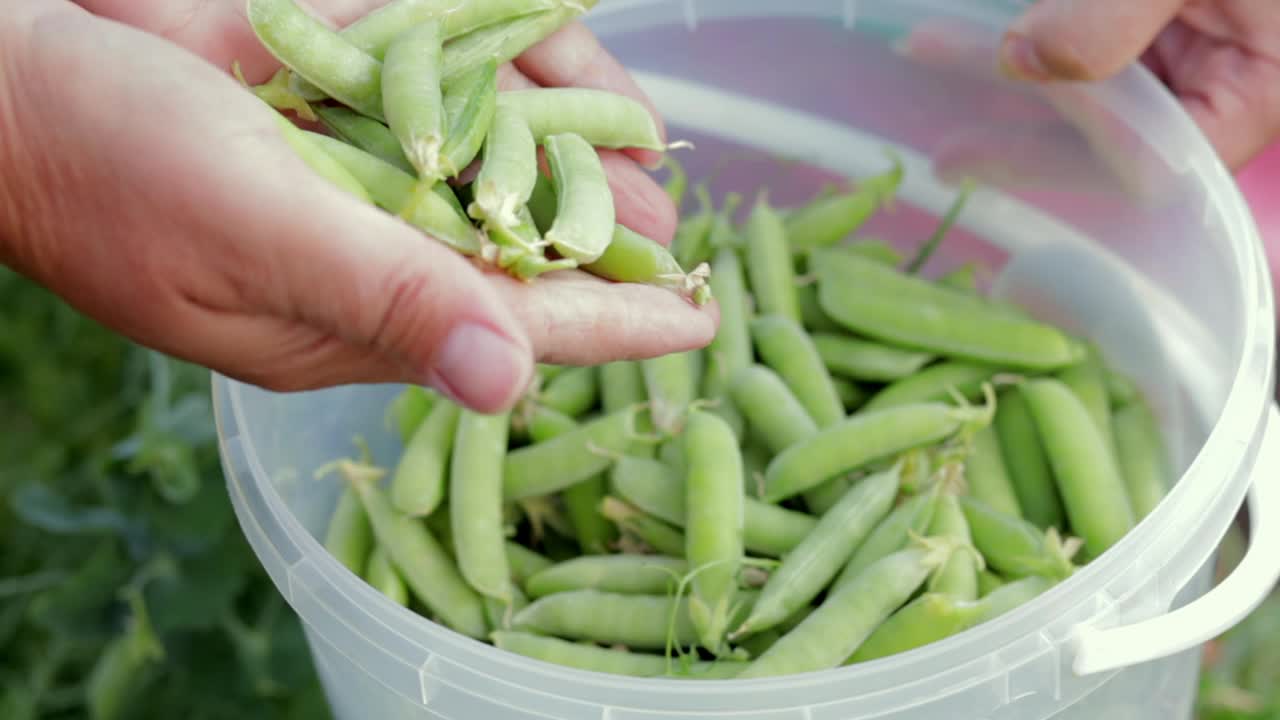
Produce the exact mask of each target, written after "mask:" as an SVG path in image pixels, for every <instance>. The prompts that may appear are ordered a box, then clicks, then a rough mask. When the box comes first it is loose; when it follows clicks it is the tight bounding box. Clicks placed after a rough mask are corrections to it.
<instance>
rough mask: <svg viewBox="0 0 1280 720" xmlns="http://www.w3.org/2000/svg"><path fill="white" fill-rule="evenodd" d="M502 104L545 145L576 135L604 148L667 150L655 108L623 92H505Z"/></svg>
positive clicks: (572, 89)
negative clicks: (549, 141) (653, 111)
mask: <svg viewBox="0 0 1280 720" xmlns="http://www.w3.org/2000/svg"><path fill="white" fill-rule="evenodd" d="M498 102H499V103H500V104H501V105H504V106H506V107H508V108H510V109H512V110H514V111H515V112H518V113H519V114H520V116H521V117H523V118H524V120H525V122H526V123H528V124H529V130H530V131H531V132H532V133H533V137H534V140H536V141H538V142H540V143H545V141H546V140H548V139H550V138H552V137H554V136H556V135H574V136H577V137H581V138H582V139H583V140H584V141H585V142H586V143H588V144H590V145H592V146H594V147H598V148H609V149H613V150H620V149H622V148H642V149H646V150H658V151H665V150H666V149H667V144H666V143H665V142H663V140H662V136H661V134H660V133H659V132H658V126H657V123H656V122H655V121H654V118H653V114H652V113H651V112H649V109H648V108H646V107H645V106H644V104H643V103H641V102H639V101H637V100H635V99H633V98H630V97H627V96H625V95H622V94H619V93H615V92H610V91H607V90H597V89H595V88H577V87H550V88H537V89H532V90H513V91H510V92H504V93H502V96H501V97H500V98H499V100H498Z"/></svg>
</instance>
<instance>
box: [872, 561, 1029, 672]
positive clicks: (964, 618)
mask: <svg viewBox="0 0 1280 720" xmlns="http://www.w3.org/2000/svg"><path fill="white" fill-rule="evenodd" d="M1051 585H1052V583H1051V582H1050V581H1048V580H1045V579H1044V578H1026V579H1024V580H1019V581H1018V582H1016V583H1013V584H1011V585H1008V586H1006V587H1003V588H1001V589H999V590H996V591H995V592H993V593H992V594H990V595H987V596H986V597H984V598H983V599H981V600H977V601H964V600H959V599H957V598H955V597H952V596H949V595H946V594H941V593H934V592H930V593H926V594H924V595H921V596H920V597H918V598H916V599H915V600H913V601H912V602H910V603H909V604H907V605H906V606H905V607H903V608H902V609H901V610H899V611H897V612H896V613H894V614H893V616H892V617H890V618H889V619H888V620H887V621H885V623H884V624H883V625H881V626H880V627H878V628H876V631H875V632H873V633H872V634H871V637H869V638H867V641H866V642H865V643H863V645H862V647H860V648H858V651H857V652H856V653H854V654H853V657H851V658H850V659H849V663H848V664H854V663H860V662H868V661H871V660H876V659H879V658H884V657H891V656H893V655H897V654H899V653H904V652H907V651H908V650H914V649H916V648H919V647H924V646H925V645H928V644H930V643H934V642H938V641H940V640H944V639H946V638H948V637H951V636H952V635H956V634H959V633H961V632H964V631H965V630H968V629H969V628H972V627H976V626H978V625H981V624H982V623H984V622H988V621H990V620H992V619H994V618H996V617H999V616H1000V615H1003V614H1005V613H1006V612H1009V611H1010V610H1013V609H1015V608H1017V607H1019V606H1021V605H1025V604H1026V603H1028V602H1031V601H1032V600H1034V599H1035V598H1036V597H1037V596H1039V595H1041V594H1042V593H1044V591H1045V590H1048V589H1049V587H1050V586H1051Z"/></svg>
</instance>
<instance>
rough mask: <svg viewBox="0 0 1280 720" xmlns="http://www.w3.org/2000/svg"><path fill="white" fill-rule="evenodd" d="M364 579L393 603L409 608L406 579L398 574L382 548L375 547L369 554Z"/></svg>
mask: <svg viewBox="0 0 1280 720" xmlns="http://www.w3.org/2000/svg"><path fill="white" fill-rule="evenodd" d="M364 579H365V580H366V581H367V582H368V583H369V584H370V585H372V586H373V589H374V590H377V591H378V592H380V593H382V594H383V595H386V596H387V597H388V598H390V599H391V602H393V603H395V604H397V605H403V606H404V607H408V606H409V588H408V587H406V586H405V584H404V579H403V578H401V577H400V573H398V572H396V569H395V567H394V566H393V565H392V564H391V560H390V559H389V558H387V554H386V552H385V551H384V550H383V549H382V548H380V547H375V548H374V549H373V552H371V553H369V562H368V564H367V566H366V569H365V573H364Z"/></svg>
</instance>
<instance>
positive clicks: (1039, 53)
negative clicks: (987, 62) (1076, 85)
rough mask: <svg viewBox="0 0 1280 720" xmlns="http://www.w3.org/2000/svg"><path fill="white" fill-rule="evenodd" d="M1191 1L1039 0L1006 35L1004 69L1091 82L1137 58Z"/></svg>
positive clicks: (1019, 74) (1019, 75) (1031, 75)
mask: <svg viewBox="0 0 1280 720" xmlns="http://www.w3.org/2000/svg"><path fill="white" fill-rule="evenodd" d="M1185 4H1186V0H1142V2H1126V1H1125V0H1040V1H1039V2H1037V3H1036V4H1035V5H1033V6H1031V8H1029V9H1028V10H1027V11H1026V12H1025V13H1024V14H1023V15H1022V16H1021V17H1020V18H1018V20H1017V21H1016V22H1014V24H1013V25H1012V27H1010V28H1009V31H1008V32H1007V33H1006V34H1005V37H1004V41H1003V42H1002V44H1001V48H1000V63H1001V66H1002V67H1003V69H1004V71H1005V72H1006V73H1008V74H1010V75H1012V76H1014V77H1016V78H1020V79H1023V80H1032V81H1042V82H1043V81H1050V80H1067V81H1089V80H1100V79H1102V78H1105V77H1109V76H1111V75H1113V74H1115V73H1117V72H1119V71H1120V70H1121V69H1123V68H1124V67H1125V66H1126V65H1128V64H1129V63H1132V62H1134V61H1135V60H1137V59H1138V58H1139V57H1141V55H1142V53H1143V52H1145V51H1146V49H1147V48H1148V47H1149V46H1150V45H1151V43H1152V42H1153V41H1154V40H1155V38H1156V36H1157V35H1159V33H1160V31H1161V30H1162V29H1164V27H1165V26H1166V25H1168V24H1169V22H1170V21H1172V20H1173V19H1174V17H1176V16H1177V14H1178V11H1179V10H1180V9H1181V8H1182V6H1183V5H1185Z"/></svg>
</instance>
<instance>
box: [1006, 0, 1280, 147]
mask: <svg viewBox="0 0 1280 720" xmlns="http://www.w3.org/2000/svg"><path fill="white" fill-rule="evenodd" d="M1001 59H1002V63H1003V65H1004V67H1005V69H1006V71H1008V72H1009V73H1010V74H1011V75H1013V76H1014V77H1018V78H1022V79H1026V80H1031V81H1036V82H1048V81H1063V80H1065V81H1086V80H1097V79H1101V78H1105V77H1108V76H1110V75H1112V74H1114V73H1116V72H1118V71H1119V70H1120V69H1121V68H1123V67H1125V66H1126V65H1128V64H1129V63H1131V62H1134V61H1135V60H1139V59H1141V60H1142V61H1144V62H1145V63H1146V64H1147V65H1148V67H1150V68H1151V70H1152V71H1153V72H1154V73H1155V74H1156V75H1157V76H1158V77H1160V79H1161V80H1162V81H1164V83H1165V84H1166V85H1168V87H1169V89H1170V90H1171V91H1172V92H1173V93H1174V94H1175V95H1177V97H1178V98H1179V99H1180V100H1181V101H1182V103H1183V106H1184V107H1185V108H1186V110H1187V112H1188V113H1189V114H1190V115H1191V117H1192V118H1194V119H1195V121H1196V123H1197V124H1198V125H1199V126H1200V128H1201V130H1203V131H1204V133H1205V134H1206V135H1207V136H1208V138H1209V140H1210V142H1212V143H1213V146H1214V147H1215V148H1216V149H1217V150H1218V153H1219V154H1220V155H1221V156H1222V159H1223V161H1224V162H1225V163H1226V164H1227V166H1228V167H1230V168H1231V169H1233V170H1238V169H1240V168H1241V167H1243V166H1244V165H1245V164H1247V163H1248V162H1249V161H1250V160H1251V159H1253V158H1254V157H1255V156H1257V155H1258V154H1259V153H1260V152H1262V151H1263V150H1264V149H1265V148H1266V147H1267V146H1268V145H1269V144H1270V143H1271V141H1273V140H1275V139H1276V138H1277V137H1280V10H1278V9H1277V7H1276V4H1275V2H1274V0H1141V2H1117V1H1116V0H1040V1H1039V2H1037V3H1036V4H1035V5H1033V6H1032V7H1031V8H1029V9H1028V10H1027V12H1026V13H1025V14H1024V15H1023V16H1022V17H1021V18H1019V20H1018V21H1017V22H1016V23H1015V24H1014V25H1013V27H1011V28H1010V30H1009V32H1008V33H1007V34H1006V36H1005V38H1004V41H1003V44H1002V47H1001Z"/></svg>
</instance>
